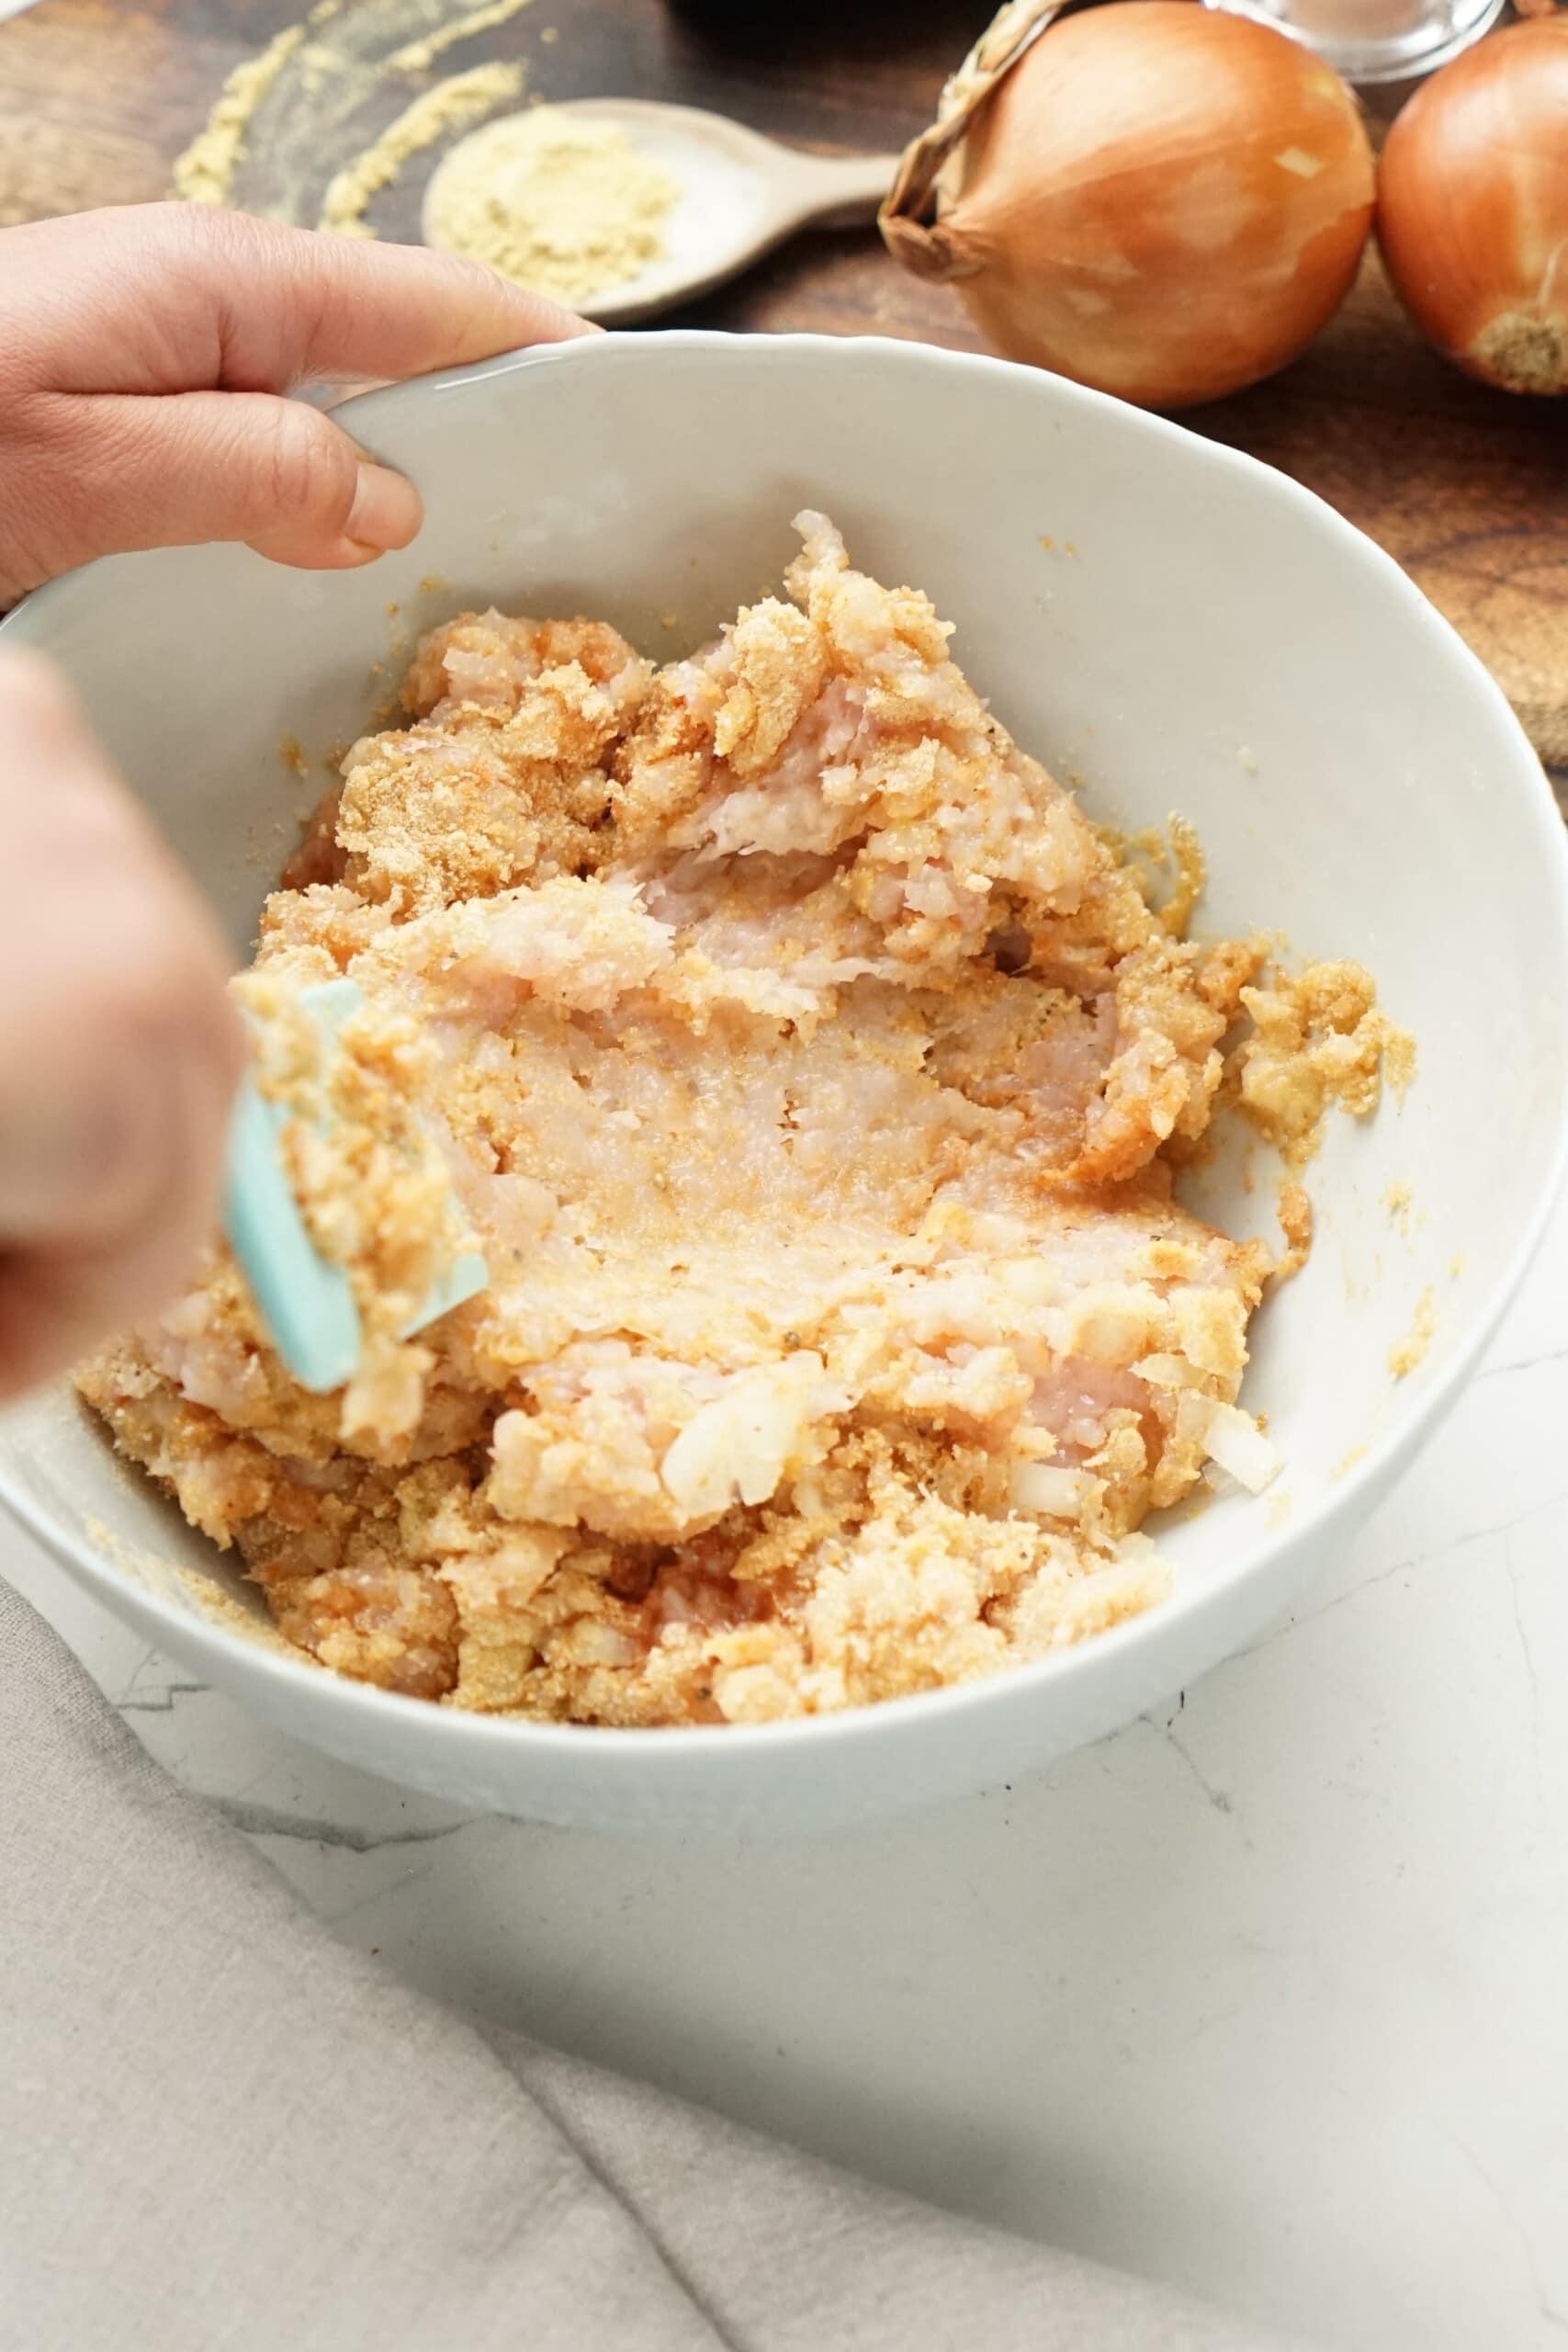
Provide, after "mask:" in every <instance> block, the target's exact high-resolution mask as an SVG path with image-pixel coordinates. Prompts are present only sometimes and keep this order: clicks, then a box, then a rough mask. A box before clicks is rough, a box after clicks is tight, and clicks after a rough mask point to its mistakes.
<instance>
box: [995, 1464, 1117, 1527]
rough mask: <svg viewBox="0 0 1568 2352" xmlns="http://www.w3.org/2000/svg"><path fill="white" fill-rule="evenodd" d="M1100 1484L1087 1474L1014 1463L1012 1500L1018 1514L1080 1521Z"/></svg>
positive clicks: (1083, 1471)
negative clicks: (1034, 1513) (1019, 1511)
mask: <svg viewBox="0 0 1568 2352" xmlns="http://www.w3.org/2000/svg"><path fill="white" fill-rule="evenodd" d="M1099 1484H1100V1481H1099V1480H1098V1479H1097V1478H1091V1477H1090V1476H1089V1473H1088V1471H1087V1470H1061V1469H1058V1468H1056V1466H1055V1464H1052V1463H1049V1462H1015V1463H1014V1464H1013V1465H1012V1476H1011V1480H1010V1487H1009V1492H1010V1499H1011V1502H1012V1505H1013V1508H1014V1510H1034V1511H1040V1512H1042V1513H1043V1515H1044V1516H1045V1517H1046V1518H1048V1519H1077V1516H1078V1513H1079V1512H1080V1511H1081V1510H1083V1508H1084V1506H1085V1504H1086V1503H1088V1502H1089V1500H1090V1499H1091V1498H1092V1496H1093V1494H1094V1490H1095V1488H1096V1487H1097V1486H1098V1485H1099Z"/></svg>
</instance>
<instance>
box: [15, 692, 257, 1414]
mask: <svg viewBox="0 0 1568 2352" xmlns="http://www.w3.org/2000/svg"><path fill="white" fill-rule="evenodd" d="M0 705H3V707H5V710H6V718H7V729H6V740H5V746H4V751H3V752H0V1396H4V1395H6V1394H10V1393H14V1392H15V1391H16V1390H17V1389H19V1388H21V1387H23V1386H26V1385H29V1384H30V1383H31V1382H33V1381H35V1380H39V1379H43V1378H45V1377H47V1376H48V1375H50V1374H53V1373H56V1372H59V1371H62V1370H63V1369H64V1368H65V1367H66V1366H68V1365H69V1364H70V1363H72V1362H73V1360H74V1359H75V1358H76V1357H77V1356H79V1355H80V1354H81V1353H82V1352H83V1351H84V1350H85V1348H87V1347H88V1346H90V1345H91V1344H93V1343H94V1342H95V1341H96V1340H101V1339H102V1338H104V1337H105V1336H106V1335H107V1333H108V1332H110V1331H111V1330H113V1329H115V1327H116V1326H117V1325H118V1324H119V1323H121V1322H123V1321H126V1320H129V1319H130V1317H132V1316H135V1315H138V1314H141V1313H144V1312H146V1311H147V1310H149V1309H150V1308H152V1307H153V1306H157V1305H159V1304H160V1303H161V1302H162V1300H163V1299H164V1298H165V1297H166V1296H167V1295H169V1294H170V1292H171V1291H172V1290H173V1289H174V1288H175V1286H176V1284H177V1283H179V1281H180V1280H181V1279H182V1277H183V1276H184V1274H185V1272H186V1270H187V1268H188V1266H189V1264H190V1262H191V1261H192V1259H193V1258H194V1256H195V1253H196V1251H197V1248H198V1247H199V1245H200V1243H201V1241H202V1239H203V1238H205V1236H206V1234H207V1233H208V1232H209V1230H210V1224H211V1218H212V1214H213V1206H214V1201H215V1196H216V1191H217V1182H218V1175H219V1170H220V1159H221V1151H222V1141H223V1136H224V1133H225V1127H226V1121H227V1115H228V1107H229V1102H230V1097H231V1092H232V1089H233V1085H234V1082H235V1080H236V1077H237V1075H238V1071H239V1069H240V1066H241V1061H242V1052H243V1049H242V1045H241V1040H240V1036H239V1032H238V1024H237V1023H236V1021H235V1019H234V1015H233V1012H232V1011H231V1007H230V1005H229V1002H228V998H227V994H226V991H225V989H224V986H223V973H224V961H225V959H224V956H223V951H222V948H221V945H220V941H219V939H218V937H217V934H216V932H215V930H214V928H213V926H212V923H211V921H210V918H209V916H208V914H207V912H206V910H205V909H204V907H203V906H202V904H201V901H200V899H198V898H197V894H196V893H195V891H194V890H193V889H192V888H190V886H189V884H188V883H187V882H186V878H185V876H183V875H182V873H181V872H180V870H179V868H178V867H177V866H176V865H175V862H174V860H173V859H172V858H171V857H170V855H169V854H168V853H167V851H166V850H165V849H164V846H163V844H162V842H160V841H159V839H158V837H157V835H156V834H155V832H154V831H152V827H151V825H150V824H149V823H148V822H147V820H146V819H145V817H144V816H143V815H142V813H141V810H140V809H138V807H137V805H136V803H135V802H134V801H133V800H132V799H131V798H130V796H129V794H127V793H126V792H125V791H124V790H123V788H122V787H121V786H119V785H118V783H117V782H116V780H115V778H114V776H113V775H112V774H111V773H110V771H109V769H108V767H107V763H106V762H105V761H104V758H103V755H102V753H101V752H99V750H98V749H97V746H96V744H95V743H94V741H93V740H92V738H91V736H90V735H89V734H88V733H87V731H86V729H85V726H84V725H83V722H82V720H81V718H80V715H79V714H78V713H77V711H76V709H75V707H74V706H73V704H72V702H71V700H70V698H69V696H68V695H66V694H65V692H64V691H63V689H62V686H61V685H60V684H59V683H58V681H57V680H56V679H55V677H54V676H53V674H52V673H51V671H50V670H49V669H48V668H47V667H46V665H45V664H44V663H42V662H39V661H37V660H36V659H35V658H34V657H33V656H31V655H27V654H17V653H7V652H0Z"/></svg>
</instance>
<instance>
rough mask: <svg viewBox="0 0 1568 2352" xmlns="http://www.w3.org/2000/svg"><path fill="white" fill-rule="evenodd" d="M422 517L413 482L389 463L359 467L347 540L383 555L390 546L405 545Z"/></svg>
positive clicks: (403, 546)
mask: <svg viewBox="0 0 1568 2352" xmlns="http://www.w3.org/2000/svg"><path fill="white" fill-rule="evenodd" d="M423 520H424V507H423V503H421V500H420V495H419V492H418V491H417V490H415V488H414V486H413V484H412V481H406V480H405V479H404V477H403V476H402V475H401V474H395V473H393V472H392V470H391V469H390V467H389V466H375V465H362V466H361V467H360V469H359V475H358V479H357V481H356V482H355V491H354V504H353V505H352V506H351V507H350V508H349V510H348V520H347V522H346V523H345V524H344V526H343V535H344V538H345V539H352V540H353V542H354V544H355V547H360V548H367V549H368V550H371V551H373V552H374V553H375V554H377V555H382V554H384V553H385V552H386V550H387V549H388V548H406V547H407V545H408V543H409V541H410V540H411V539H412V537H414V535H415V533H416V532H417V531H418V529H419V526H420V525H421V524H422V523H423Z"/></svg>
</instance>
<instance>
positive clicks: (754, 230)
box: [424, 98, 898, 326]
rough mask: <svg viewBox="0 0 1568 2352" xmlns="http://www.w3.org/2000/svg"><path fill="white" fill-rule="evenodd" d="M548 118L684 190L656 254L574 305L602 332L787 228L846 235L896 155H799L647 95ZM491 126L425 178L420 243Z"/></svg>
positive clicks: (771, 242)
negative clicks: (458, 170) (602, 133)
mask: <svg viewBox="0 0 1568 2352" xmlns="http://www.w3.org/2000/svg"><path fill="white" fill-rule="evenodd" d="M551 112H552V113H554V114H571V115H576V116H578V117H580V118H581V119H582V120H583V121H586V122H610V123H614V124H615V126H616V127H617V129H619V130H623V131H625V133H626V137H627V138H628V139H629V140H630V141H632V143H633V145H634V146H636V147H637V148H639V149H640V150H641V152H642V153H644V154H645V155H647V156H648V157H649V161H650V162H652V163H655V164H660V165H661V166H662V167H663V169H664V170H665V171H667V172H668V173H669V174H670V175H671V178H673V179H675V180H677V181H679V183H680V185H681V187H682V189H683V190H684V191H685V192H684V194H683V195H682V198H681V200H680V202H679V203H678V204H677V205H676V206H675V208H674V209H673V210H672V211H671V213H670V214H669V216H668V218H667V220H666V221H665V223H664V245H665V251H664V254H663V256H662V257H661V258H660V260H658V261H655V262H650V263H649V266H648V267H647V268H646V269H644V270H642V271H640V272H639V273H638V275H637V277H632V278H627V279H626V281H625V282H624V283H623V284H621V285H619V286H610V287H606V288H605V289H604V292H603V293H601V294H595V295H592V296H590V297H589V298H588V299H587V300H583V301H582V302H580V303H579V304H577V305H576V308H578V309H579V310H581V312H582V314H583V316H584V317H585V318H590V319H595V320H597V321H598V322H599V323H600V325H602V326H631V325H634V324H635V323H636V322H637V320H639V319H651V318H652V317H654V316H655V314H656V313H657V312H659V311H667V310H670V309H671V308H672V307H673V306H674V304H676V303H677V302H689V301H691V300H693V299H694V296H696V295H698V294H705V293H706V292H707V291H708V290H709V288H711V287H715V286H719V285H722V284H723V282H724V280H725V279H726V278H728V277H736V276H737V275H738V274H739V272H740V271H741V270H743V269H747V268H750V265H751V264H752V263H753V262H754V261H756V260H758V259H759V258H760V257H761V255H762V254H765V253H769V252H771V251H772V250H773V247H774V246H775V245H780V244H783V243H784V239H785V238H786V237H793V236H794V235H795V232H796V230H797V229H804V228H807V227H810V226H816V227H819V228H829V227H834V228H846V229H847V228H853V227H857V226H858V225H859V224H860V223H861V222H863V221H867V220H874V219H875V217H876V210H877V207H878V206H879V205H880V203H881V202H882V199H883V198H884V197H885V196H886V193H887V190H888V189H889V187H891V186H892V184H893V175H894V172H895V170H896V169H897V163H898V158H897V155H808V154H806V153H803V152H802V151H801V150H800V149H799V148H796V147H782V146H780V144H779V142H778V141H777V140H774V139H764V138H763V137H762V135H761V132H760V131H756V130H747V129H746V128H745V127H744V125H743V124H741V123H739V122H731V121H729V120H728V118H727V117H726V116H724V115H719V114H708V113H707V112H705V110H703V109H702V108H700V107H673V106H665V105H663V104H662V103H661V102H660V100H658V99H655V98H569V99H566V100H564V101H562V102H561V103H560V104H559V105H558V106H552V107H551ZM513 119H515V118H513V117H502V118H501V120H502V121H510V120H513ZM497 128H498V123H496V122H488V123H486V124H485V125H484V126H483V128H482V129H480V130H473V131H470V132H469V133H468V137H467V138H466V139H460V140H459V141H457V145H456V146H455V147H453V148H452V149H451V150H450V151H449V153H447V154H446V156H445V157H444V158H443V160H442V162H441V164H440V165H439V166H438V168H437V169H436V171H435V172H434V173H433V175H431V181H430V186H429V187H428V188H427V189H426V191H425V199H424V236H425V241H426V243H429V244H438V243H440V242H441V240H440V239H439V238H438V237H436V236H434V235H433V234H432V232H431V210H432V199H433V198H434V196H435V194H436V191H437V190H438V189H439V188H440V187H441V185H442V182H443V180H444V179H445V178H446V175H447V174H448V173H449V172H451V171H452V169H453V168H454V166H455V165H456V164H457V160H458V158H459V157H460V156H462V155H464V154H466V153H468V152H469V151H470V150H471V149H473V148H474V147H475V146H476V145H482V143H483V142H485V141H488V140H489V139H490V138H491V136H492V134H493V133H494V132H495V130H497Z"/></svg>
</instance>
